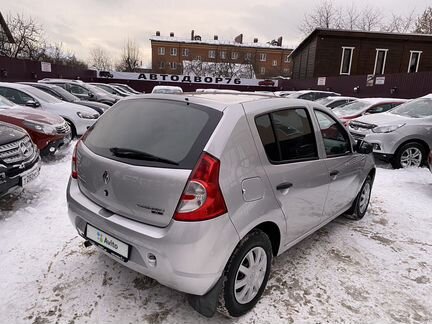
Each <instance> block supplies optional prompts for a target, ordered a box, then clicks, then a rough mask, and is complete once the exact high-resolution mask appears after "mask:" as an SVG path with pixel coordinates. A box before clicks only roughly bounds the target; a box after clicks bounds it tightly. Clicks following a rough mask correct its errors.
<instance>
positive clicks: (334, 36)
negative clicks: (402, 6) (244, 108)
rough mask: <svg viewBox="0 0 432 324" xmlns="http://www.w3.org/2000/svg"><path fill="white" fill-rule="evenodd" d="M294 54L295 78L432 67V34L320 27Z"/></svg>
mask: <svg viewBox="0 0 432 324" xmlns="http://www.w3.org/2000/svg"><path fill="white" fill-rule="evenodd" d="M291 58H292V61H293V75H292V77H293V79H311V78H316V77H331V76H344V75H367V74H373V75H383V74H393V73H416V72H425V71H432V35H420V34H399V33H384V32H364V31H354V30H333V29H322V28H318V29H315V30H314V31H313V32H312V33H311V34H310V35H309V36H308V37H306V38H305V39H304V40H303V41H302V42H301V43H300V45H299V46H298V47H297V48H296V49H295V50H294V51H293V52H292V54H291Z"/></svg>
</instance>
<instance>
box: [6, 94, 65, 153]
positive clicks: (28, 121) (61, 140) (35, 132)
mask: <svg viewBox="0 0 432 324" xmlns="http://www.w3.org/2000/svg"><path fill="white" fill-rule="evenodd" d="M0 121H1V122H5V123H9V124H13V125H15V126H19V127H22V128H23V129H25V130H26V131H27V133H28V134H29V135H30V137H31V139H32V141H33V142H34V143H35V144H36V146H37V148H38V149H39V150H40V152H41V155H52V154H54V153H55V152H57V151H58V150H59V149H61V148H63V147H65V146H67V144H69V142H70V141H71V138H72V134H71V130H70V127H69V125H68V124H67V123H66V121H65V120H64V119H63V118H62V117H60V116H58V115H55V114H51V113H49V112H46V111H38V110H37V109H32V108H27V107H22V106H18V105H16V104H14V103H13V102H11V101H9V100H7V99H6V98H4V97H2V96H0Z"/></svg>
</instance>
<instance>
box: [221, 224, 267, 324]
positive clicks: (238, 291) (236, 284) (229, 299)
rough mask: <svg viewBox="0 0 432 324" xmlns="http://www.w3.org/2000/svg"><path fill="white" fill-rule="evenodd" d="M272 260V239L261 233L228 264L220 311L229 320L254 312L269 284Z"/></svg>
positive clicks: (242, 244)
mask: <svg viewBox="0 0 432 324" xmlns="http://www.w3.org/2000/svg"><path fill="white" fill-rule="evenodd" d="M271 260H272V246H271V242H270V239H269V237H268V236H267V235H266V234H265V233H264V232H262V231H261V230H253V231H252V232H250V233H249V234H247V235H246V236H245V237H244V238H243V239H242V240H241V241H240V243H239V245H238V246H237V248H236V249H235V251H234V253H233V254H232V256H231V258H230V260H229V261H228V265H227V267H226V269H225V278H224V283H223V289H222V292H221V295H220V298H219V306H218V311H219V312H220V313H222V314H224V315H226V316H229V317H238V316H241V315H243V314H246V313H247V312H248V311H250V310H251V309H252V308H253V307H254V306H255V305H256V303H257V302H258V300H259V299H260V297H261V295H262V293H263V291H264V289H265V287H266V285H267V281H268V277H269V274H270V267H271Z"/></svg>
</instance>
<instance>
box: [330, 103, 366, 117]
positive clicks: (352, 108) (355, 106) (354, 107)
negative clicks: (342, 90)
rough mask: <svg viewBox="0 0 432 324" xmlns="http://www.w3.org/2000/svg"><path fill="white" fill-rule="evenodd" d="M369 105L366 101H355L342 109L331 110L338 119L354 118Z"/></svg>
mask: <svg viewBox="0 0 432 324" xmlns="http://www.w3.org/2000/svg"><path fill="white" fill-rule="evenodd" d="M369 106H370V103H369V102H367V101H356V102H353V103H350V104H348V105H344V106H343V107H337V108H335V109H333V112H334V113H335V114H336V115H338V116H340V117H347V116H354V115H358V114H361V113H363V112H364V111H365V110H366V109H367V107H369Z"/></svg>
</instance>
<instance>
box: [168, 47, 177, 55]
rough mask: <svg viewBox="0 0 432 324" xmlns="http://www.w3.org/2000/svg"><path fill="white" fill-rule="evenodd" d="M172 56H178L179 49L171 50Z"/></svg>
mask: <svg viewBox="0 0 432 324" xmlns="http://www.w3.org/2000/svg"><path fill="white" fill-rule="evenodd" d="M170 55H171V56H177V48H170Z"/></svg>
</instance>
